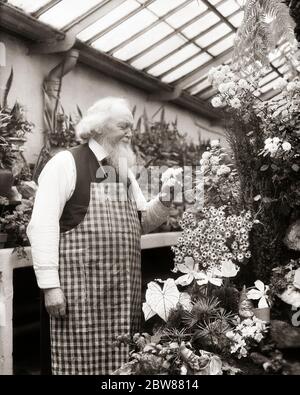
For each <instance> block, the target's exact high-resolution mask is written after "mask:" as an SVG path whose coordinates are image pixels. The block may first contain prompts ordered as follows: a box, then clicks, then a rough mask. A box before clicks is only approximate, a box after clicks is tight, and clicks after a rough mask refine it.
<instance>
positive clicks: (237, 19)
mask: <svg viewBox="0 0 300 395" xmlns="http://www.w3.org/2000/svg"><path fill="white" fill-rule="evenodd" d="M243 18H244V11H240V12H238V13H237V14H235V15H234V16H232V17H231V18H228V20H229V22H230V23H232V24H233V26H234V27H236V28H238V27H240V26H241V24H242V22H243Z"/></svg>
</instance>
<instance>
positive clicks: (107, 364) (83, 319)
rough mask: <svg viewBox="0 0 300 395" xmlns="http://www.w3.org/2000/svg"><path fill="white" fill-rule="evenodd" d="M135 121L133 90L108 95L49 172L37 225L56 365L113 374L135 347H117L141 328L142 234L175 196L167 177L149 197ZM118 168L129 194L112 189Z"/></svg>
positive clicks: (60, 369)
mask: <svg viewBox="0 0 300 395" xmlns="http://www.w3.org/2000/svg"><path fill="white" fill-rule="evenodd" d="M132 127H133V117H132V114H131V112H130V110H129V107H128V104H127V102H126V101H125V100H124V99H119V98H105V99H102V100H100V101H98V102H97V103H96V104H94V105H93V106H92V107H91V108H90V109H89V110H88V112H87V115H86V116H85V117H84V118H83V119H82V120H81V122H80V123H79V125H78V127H77V133H78V137H79V138H80V139H81V140H82V141H83V142H84V143H83V144H81V145H79V146H78V147H76V148H73V149H70V150H66V151H63V152H60V153H58V154H56V155H55V156H54V157H53V158H52V159H51V160H50V161H49V162H48V163H47V165H46V166H45V168H44V170H43V172H42V173H41V175H40V178H39V187H38V191H37V195H36V200H35V205H34V209H33V214H32V218H31V221H30V224H29V226H28V230H27V233H28V236H29V239H30V242H31V246H32V256H33V264H34V270H35V274H36V278H37V282H38V285H39V287H40V288H41V289H42V290H43V293H44V299H45V306H46V309H47V311H48V313H49V315H50V337H51V362H52V373H53V374H71V375H77V374H109V373H111V372H112V371H113V370H115V369H116V368H118V367H119V366H120V365H121V364H122V363H123V362H125V361H126V360H127V357H128V351H129V350H128V348H127V347H125V346H122V347H121V348H114V347H112V343H113V341H114V339H115V337H116V336H118V335H122V334H126V333H131V334H132V333H134V332H135V331H138V330H139V324H140V317H141V315H140V312H141V268H140V235H141V232H143V233H145V232H147V231H150V230H152V229H154V228H155V227H157V226H159V225H160V224H161V223H162V222H164V221H165V220H166V218H167V215H168V206H169V204H168V202H163V199H162V196H163V195H165V193H166V191H167V188H168V185H166V184H164V185H163V186H162V189H161V193H160V194H159V195H158V196H157V197H156V198H155V199H153V200H152V201H150V202H148V203H146V201H145V199H144V198H143V196H142V194H141V190H140V189H139V186H138V184H137V181H136V179H135V178H134V175H133V172H132V171H130V170H128V171H127V170H126V167H127V166H124V163H125V164H127V165H128V168H130V167H131V166H132V165H133V163H134V154H133V151H132V150H131V147H130V140H131V137H132ZM120 160H122V165H121V167H120V166H118V165H119V162H120ZM118 168H119V169H118ZM109 169H114V170H116V171H117V175H118V183H115V185H119V186H122V187H123V191H124V190H125V192H126V193H127V191H128V195H127V196H128V198H127V199H123V198H122V199H120V198H118V199H116V198H115V197H116V196H112V195H115V194H111V192H110V188H109V185H111V182H109V183H108V182H107V181H106V178H107V177H108V172H107V170H109ZM124 169H125V170H124ZM128 181H129V182H128ZM175 182H177V181H175ZM127 184H129V185H130V188H128V185H127ZM106 187H107V188H106ZM121 189H122V188H121ZM118 196H120V195H118Z"/></svg>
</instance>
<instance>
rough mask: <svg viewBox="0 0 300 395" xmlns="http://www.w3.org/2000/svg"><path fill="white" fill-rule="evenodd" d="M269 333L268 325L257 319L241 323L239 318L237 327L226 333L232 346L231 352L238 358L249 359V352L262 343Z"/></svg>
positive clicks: (249, 319)
mask: <svg viewBox="0 0 300 395" xmlns="http://www.w3.org/2000/svg"><path fill="white" fill-rule="evenodd" d="M266 333H267V325H266V323H265V322H264V321H261V320H259V319H258V318H256V317H254V316H253V317H251V318H248V319H246V320H243V321H241V320H240V318H237V326H236V327H235V328H234V329H233V330H231V331H228V332H227V333H226V336H227V337H228V339H230V341H231V343H232V345H231V348H230V352H231V353H232V354H236V355H237V357H238V358H243V357H247V355H248V352H249V350H250V349H251V348H252V347H253V346H255V345H257V344H258V343H260V342H261V341H262V339H263V338H264V336H265V334H266Z"/></svg>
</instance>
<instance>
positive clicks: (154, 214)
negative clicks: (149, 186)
mask: <svg viewBox="0 0 300 395" xmlns="http://www.w3.org/2000/svg"><path fill="white" fill-rule="evenodd" d="M169 212H170V209H169V208H168V207H166V206H165V205H164V204H163V203H162V202H161V201H160V199H159V197H158V196H157V197H155V198H154V199H152V200H150V201H149V202H147V203H146V206H145V210H143V211H142V218H141V222H142V233H143V234H146V233H149V232H151V231H152V230H154V229H156V228H158V227H159V226H160V225H161V224H163V223H164V222H166V220H167V218H168V216H169Z"/></svg>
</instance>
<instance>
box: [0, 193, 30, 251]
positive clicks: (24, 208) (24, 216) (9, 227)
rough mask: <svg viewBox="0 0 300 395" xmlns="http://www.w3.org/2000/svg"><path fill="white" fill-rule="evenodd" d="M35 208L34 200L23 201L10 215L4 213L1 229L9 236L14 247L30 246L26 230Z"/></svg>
mask: <svg viewBox="0 0 300 395" xmlns="http://www.w3.org/2000/svg"><path fill="white" fill-rule="evenodd" d="M32 208H33V199H22V202H21V204H19V205H18V206H16V208H15V210H14V211H13V212H12V213H10V212H9V211H7V212H4V214H3V216H2V217H1V218H0V227H1V229H2V231H3V232H5V233H7V234H8V235H9V241H10V242H11V243H13V245H17V246H24V245H27V244H28V238H27V234H26V228H27V226H28V224H29V221H30V218H31V214H32Z"/></svg>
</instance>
